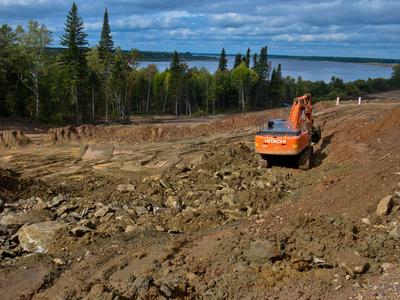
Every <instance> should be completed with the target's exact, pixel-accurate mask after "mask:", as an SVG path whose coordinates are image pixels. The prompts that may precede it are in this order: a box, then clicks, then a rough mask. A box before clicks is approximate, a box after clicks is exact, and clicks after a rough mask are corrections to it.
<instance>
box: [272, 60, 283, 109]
mask: <svg viewBox="0 0 400 300" xmlns="http://www.w3.org/2000/svg"><path fill="white" fill-rule="evenodd" d="M283 87H284V86H283V80H282V67H281V65H280V64H279V65H278V67H277V68H276V69H274V70H273V71H272V75H271V83H270V95H271V100H272V103H273V106H278V105H280V103H281V101H282V97H283Z"/></svg>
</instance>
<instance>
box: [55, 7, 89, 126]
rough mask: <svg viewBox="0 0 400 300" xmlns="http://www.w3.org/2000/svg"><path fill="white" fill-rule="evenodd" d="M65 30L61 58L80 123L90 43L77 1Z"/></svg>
mask: <svg viewBox="0 0 400 300" xmlns="http://www.w3.org/2000/svg"><path fill="white" fill-rule="evenodd" d="M64 30H65V33H64V34H63V35H62V36H61V45H62V46H64V47H65V48H64V50H63V52H62V57H61V60H62V63H63V65H64V67H65V69H66V71H67V73H68V75H69V78H68V80H69V81H70V84H71V86H70V94H71V97H72V102H73V103H74V104H75V110H76V111H75V114H76V120H77V123H79V122H80V121H81V118H80V116H79V106H80V102H81V101H80V99H79V98H80V96H81V94H83V92H82V91H81V86H82V84H83V82H84V77H85V75H86V74H85V72H86V71H87V64H86V56H85V55H86V50H87V44H88V43H87V40H86V37H87V34H86V33H85V32H84V26H83V19H82V17H80V16H79V15H78V7H77V6H76V4H75V2H74V3H73V4H72V7H71V10H70V11H69V13H68V15H67V19H66V21H65V26H64ZM82 90H83V89H82Z"/></svg>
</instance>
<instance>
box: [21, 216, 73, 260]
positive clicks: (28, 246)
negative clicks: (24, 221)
mask: <svg viewBox="0 0 400 300" xmlns="http://www.w3.org/2000/svg"><path fill="white" fill-rule="evenodd" d="M67 226H68V225H67V224H66V223H64V222H58V221H49V222H41V223H35V224H31V225H27V226H24V227H22V228H21V229H20V230H18V239H19V242H20V243H21V247H22V249H24V250H25V251H28V252H35V253H48V252H49V250H50V247H51V245H52V243H53V242H54V240H55V239H56V238H57V236H58V235H59V234H61V233H62V232H63V231H65V230H66V228H67Z"/></svg>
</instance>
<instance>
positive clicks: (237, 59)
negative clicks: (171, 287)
mask: <svg viewBox="0 0 400 300" xmlns="http://www.w3.org/2000/svg"><path fill="white" fill-rule="evenodd" d="M241 63H242V55H241V54H240V53H238V54H236V56H235V63H234V65H233V68H234V69H236V68H237V67H239V66H240V64H241Z"/></svg>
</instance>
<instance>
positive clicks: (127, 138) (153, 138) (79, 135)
mask: <svg viewBox="0 0 400 300" xmlns="http://www.w3.org/2000/svg"><path fill="white" fill-rule="evenodd" d="M282 114H283V113H282V111H281V110H276V111H271V112H268V117H282ZM266 117H267V116H266V114H265V112H262V113H249V114H237V115H233V116H228V117H222V118H218V119H214V120H212V119H207V122H197V123H194V124H191V123H189V122H187V123H185V122H184V121H182V122H174V121H173V120H172V121H171V122H170V124H168V123H166V124H164V123H160V124H151V125H142V124H138V125H124V126H123V125H119V126H118V125H111V126H103V125H100V126H95V125H82V126H77V127H75V126H67V127H61V128H53V129H50V130H49V141H50V142H51V143H54V144H84V143H102V144H110V143H117V144H135V143H143V142H164V141H174V140H179V139H184V138H195V137H201V136H208V135H211V134H217V133H224V132H233V131H235V130H236V131H237V130H243V129H244V128H251V129H253V130H255V129H256V125H257V124H258V123H260V122H262V121H264V120H265V119H266ZM177 120H178V119H177Z"/></svg>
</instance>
